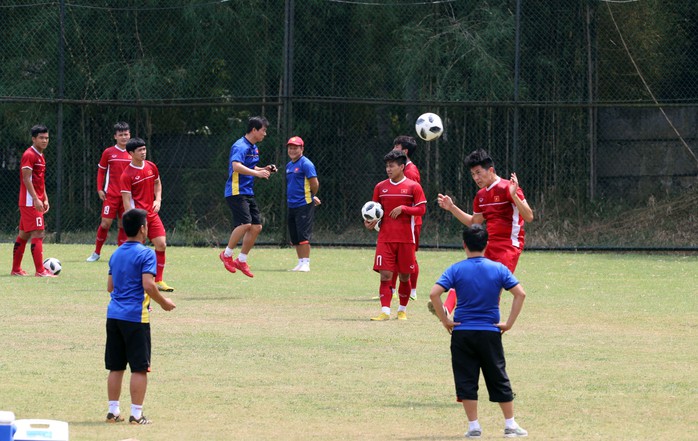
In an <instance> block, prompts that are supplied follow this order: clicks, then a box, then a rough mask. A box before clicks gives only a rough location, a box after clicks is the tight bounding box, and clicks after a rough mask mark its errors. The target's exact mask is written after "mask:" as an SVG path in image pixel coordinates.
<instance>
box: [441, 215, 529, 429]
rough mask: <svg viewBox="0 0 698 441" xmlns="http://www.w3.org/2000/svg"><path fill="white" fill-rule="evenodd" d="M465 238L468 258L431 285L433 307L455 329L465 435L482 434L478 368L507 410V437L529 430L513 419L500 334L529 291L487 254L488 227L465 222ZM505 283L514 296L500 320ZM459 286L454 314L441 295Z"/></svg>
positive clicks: (454, 364)
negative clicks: (467, 224) (451, 313)
mask: <svg viewBox="0 0 698 441" xmlns="http://www.w3.org/2000/svg"><path fill="white" fill-rule="evenodd" d="M463 244H464V246H465V253H466V254H467V256H468V258H467V259H466V260H462V261H460V262H458V263H455V264H453V265H451V266H450V267H449V268H448V269H446V271H445V272H444V273H443V274H442V275H441V277H440V278H439V280H437V281H436V284H435V285H434V286H433V287H432V288H431V292H430V293H429V297H430V298H431V302H432V304H433V305H434V312H435V313H436V315H437V316H438V317H439V319H440V320H441V323H442V324H443V326H444V328H446V330H447V331H448V332H449V334H451V365H452V368H453V379H454V382H455V386H456V398H457V399H458V401H460V402H462V403H463V409H464V410H465V414H466V416H467V417H468V431H467V432H466V433H465V437H466V438H480V436H481V435H482V428H481V427H480V423H479V421H478V413H477V399H478V394H477V391H478V383H479V378H480V370H482V375H483V376H484V377H485V383H486V384H487V391H488V393H489V396H490V401H493V402H495V403H498V404H499V407H500V408H501V409H502V413H503V414H504V419H505V421H504V437H505V438H518V437H525V436H528V432H526V431H525V430H524V429H522V428H521V427H519V425H518V424H517V423H516V420H515V419H514V393H513V391H512V389H511V383H510V381H509V376H508V375H507V372H506V360H505V358H504V348H503V347H502V334H503V333H505V332H506V331H508V330H510V329H511V328H512V326H514V322H516V318H517V317H518V316H519V313H520V312H521V309H522V308H523V303H524V299H525V298H526V292H525V291H524V289H523V287H522V286H521V284H519V281H518V280H516V278H515V277H514V275H513V274H512V273H511V271H509V269H508V268H506V267H505V266H504V265H502V264H501V263H498V262H494V261H492V260H489V259H487V258H486V257H484V252H483V250H484V249H485V247H486V246H487V230H485V229H484V228H483V227H482V225H473V226H472V227H465V230H464V231H463ZM502 289H506V290H507V291H509V292H511V294H512V295H513V296H514V300H513V302H512V303H511V311H510V312H509V317H508V318H507V320H506V321H505V322H503V321H500V312H499V299H500V293H501V292H502ZM446 290H455V292H456V293H457V296H458V308H456V312H455V316H454V317H453V320H451V319H450V318H449V317H448V315H447V314H446V312H445V311H444V309H443V305H442V304H441V295H442V294H443V293H444V291H446Z"/></svg>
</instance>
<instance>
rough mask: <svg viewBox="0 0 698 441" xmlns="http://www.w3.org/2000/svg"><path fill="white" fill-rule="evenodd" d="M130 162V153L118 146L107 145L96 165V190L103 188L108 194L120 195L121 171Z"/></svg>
mask: <svg viewBox="0 0 698 441" xmlns="http://www.w3.org/2000/svg"><path fill="white" fill-rule="evenodd" d="M130 163H131V155H129V153H128V152H127V151H126V150H121V149H120V148H119V147H118V146H116V145H113V146H111V147H107V148H106V149H104V152H102V158H101V159H100V160H99V164H97V167H98V168H99V171H98V173H97V190H98V191H99V190H103V191H104V192H105V193H106V194H108V195H109V196H116V197H121V182H120V180H121V173H123V171H124V169H125V168H126V167H128V165H129V164H130Z"/></svg>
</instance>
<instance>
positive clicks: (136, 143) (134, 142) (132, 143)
mask: <svg viewBox="0 0 698 441" xmlns="http://www.w3.org/2000/svg"><path fill="white" fill-rule="evenodd" d="M144 145H145V141H143V140H142V139H141V138H131V139H129V140H128V142H127V143H126V151H127V152H132V151H134V150H136V149H137V148H138V147H143V146H144Z"/></svg>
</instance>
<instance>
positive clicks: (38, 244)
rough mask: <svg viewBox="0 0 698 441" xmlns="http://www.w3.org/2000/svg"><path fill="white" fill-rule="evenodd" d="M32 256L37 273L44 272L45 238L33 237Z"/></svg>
mask: <svg viewBox="0 0 698 441" xmlns="http://www.w3.org/2000/svg"><path fill="white" fill-rule="evenodd" d="M31 250H32V258H33V259H34V267H35V268H36V272H37V273H43V272H44V271H45V270H44V240H43V239H32V245H31Z"/></svg>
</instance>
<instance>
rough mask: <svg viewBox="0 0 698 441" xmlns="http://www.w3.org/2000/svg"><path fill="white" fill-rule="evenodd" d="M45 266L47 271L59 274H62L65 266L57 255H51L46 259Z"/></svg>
mask: <svg viewBox="0 0 698 441" xmlns="http://www.w3.org/2000/svg"><path fill="white" fill-rule="evenodd" d="M44 268H46V271H48V272H50V273H51V274H53V275H56V276H57V275H58V274H60V272H61V270H62V269H63V266H62V265H61V261H60V260H58V259H56V258H55V257H49V258H48V259H44Z"/></svg>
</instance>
